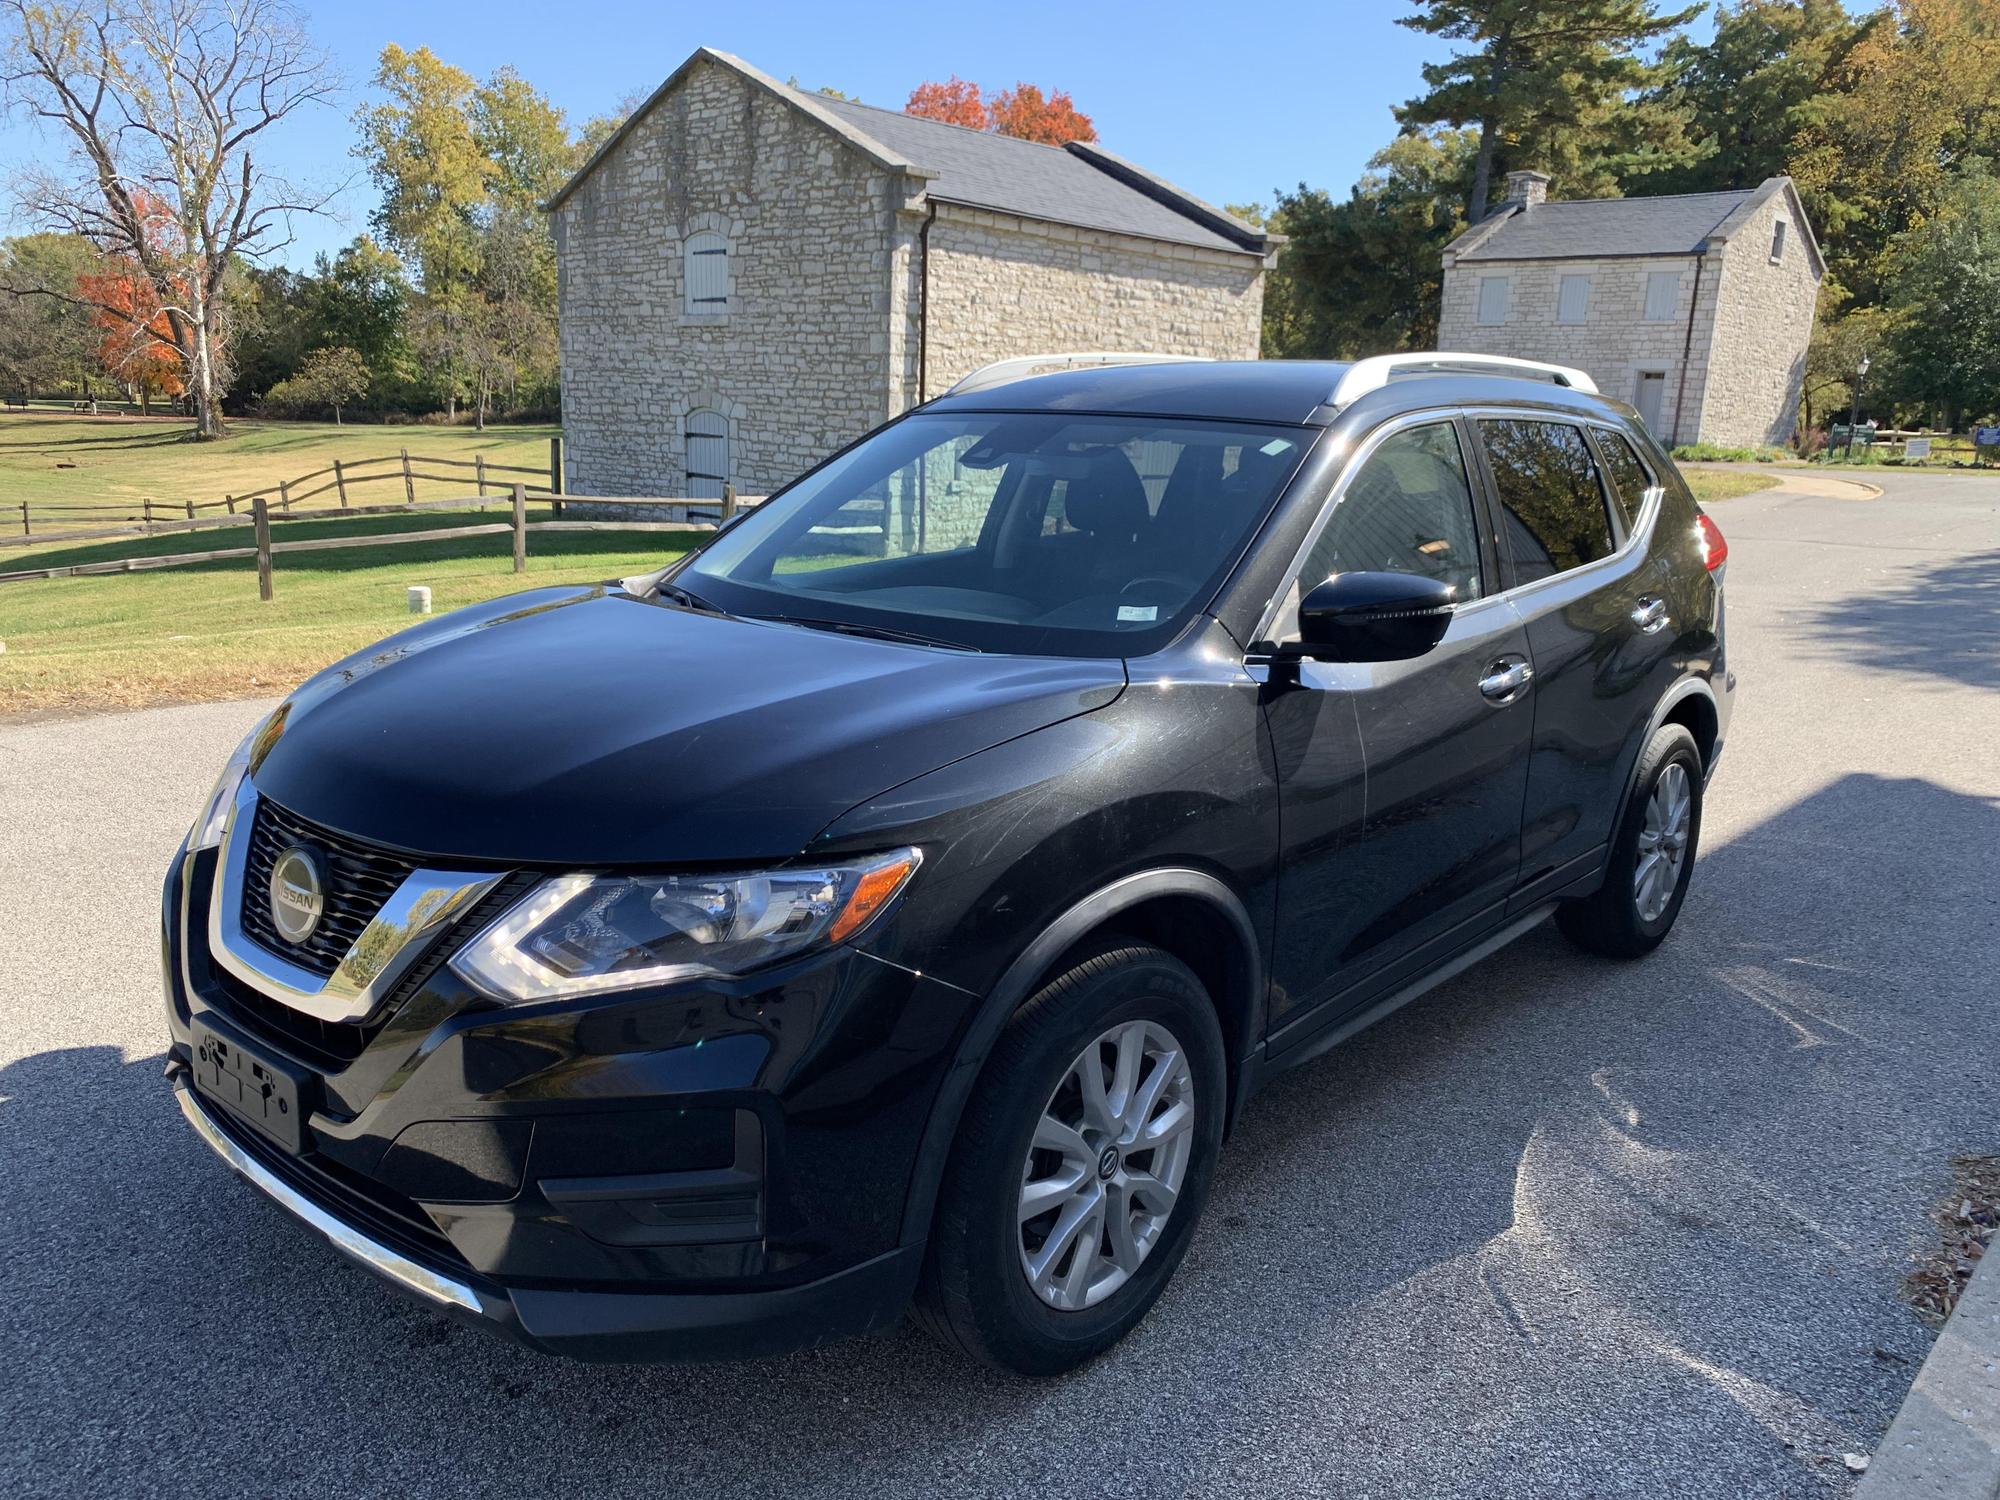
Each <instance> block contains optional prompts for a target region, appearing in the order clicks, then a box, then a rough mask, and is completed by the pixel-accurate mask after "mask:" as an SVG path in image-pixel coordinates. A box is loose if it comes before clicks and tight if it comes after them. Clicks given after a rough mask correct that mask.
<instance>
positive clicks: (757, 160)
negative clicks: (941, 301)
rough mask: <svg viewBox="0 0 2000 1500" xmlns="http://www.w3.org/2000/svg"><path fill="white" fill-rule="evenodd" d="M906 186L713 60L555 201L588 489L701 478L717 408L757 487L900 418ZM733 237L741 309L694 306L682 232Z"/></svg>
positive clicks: (678, 488)
mask: <svg viewBox="0 0 2000 1500" xmlns="http://www.w3.org/2000/svg"><path fill="white" fill-rule="evenodd" d="M908 186H909V183H908V180H907V179H905V178H903V177H901V176H900V175H895V174H890V173H887V172H884V171H882V170H880V169H879V168H878V167H877V166H876V165H875V164H874V163H872V162H870V161H868V160H867V159H866V158H864V157H862V156H861V155H860V154H859V153H856V152H854V151H851V150H849V149H848V148H847V147H845V146H843V145H842V144H841V143H839V142H838V141H837V140H836V139H835V138H834V137H833V136H832V135H830V134H829V133H828V132H827V131H826V130H825V129H824V128H823V127H821V126H820V125H818V124H816V123H815V122H814V121H812V120H810V119H808V118H807V117H805V116H804V115H802V114H800V113H799V112H798V111H797V110H796V109H793V108H791V107H790V106H788V105H786V104H785V103H784V102H782V101H781V100H779V99H777V98H775V97H773V96H772V95H771V94H769V93H768V92H767V91H765V90H763V89H761V88H758V87H756V86H755V85H753V84H751V83H749V82H748V81H747V80H745V79H743V78H741V77H740V76H739V75H737V74H735V73H733V72H731V71H729V70H728V69H726V68H723V67H721V66H718V65H716V64H713V63H705V62H704V63H699V64H697V65H696V66H695V67H694V69H693V70H692V71H691V72H690V73H689V75H688V76H687V78H686V79H685V80H684V81H683V82H682V84H681V86H680V87H679V88H678V89H676V90H675V91H674V93H673V94H672V95H671V96H670V97H668V98H667V99H665V100H663V101H662V102H661V103H660V104H659V105H658V106H657V107H656V108H655V109H654V110H653V111H652V112H651V113H650V114H649V115H647V116H646V117H645V118H644V119H643V120H641V121H640V122H639V124H638V125H637V126H636V127H635V128H634V129H633V131H632V132H631V133H630V134H629V135H628V136H626V138H625V139H624V140H623V141H622V142H621V143H620V144H619V145H618V146H617V147H616V148H615V149H614V150H613V151H612V153H611V154H610V156H608V157H607V158H606V159H605V160H604V161H603V162H602V163H601V164H600V165H599V166H598V168H597V170H596V171H595V172H593V173H592V174H591V175H590V176H589V177H588V178H586V179H585V180H584V181H583V182H582V183H581V184H580V185H579V186H578V189H577V191H576V192H575V194H574V195H572V197H571V198H570V199H569V200H568V201H567V202H566V203H565V204H563V206H562V207H561V208H560V209H559V210H557V212H556V215H555V232H556V236H557V244H558V248H559V250H560V254H561V312H562V325H561V329H562V332H561V341H562V385H563V432H564V436H565V439H566V442H565V447H566V452H567V459H568V480H567V483H568V488H569V490H570V491H571V493H573V494H578V495H591V494H597V495H680V494H684V493H686V490H687V454H686V451H685V446H684V441H683V431H684V418H685V417H686V414H687V413H688V412H689V411H691V410H694V409H697V408H706V409H711V410H716V411H719V412H721V413H722V414H723V416H724V417H725V419H726V420H727V421H728V424H729V429H730V444H729V453H730V469H731V473H730V475H729V478H730V479H731V480H732V481H733V482H734V483H735V485H736V487H737V489H738V490H739V491H741V492H743V493H746V494H757V493H764V492H766V491H768V490H770V489H773V488H775V487H776V486H778V485H780V484H782V483H784V482H786V481H787V480H790V479H792V478H794V477H796V476H797V475H798V474H799V473H800V472H801V471H803V470H804V469H806V468H808V467H810V466H811V465H812V464H813V463H815V462H817V461H818V460H819V459H820V458H822V457H824V456H825V455H826V454H827V453H828V452H830V451H831V450H833V449H835V448H837V447H839V446H841V445H842V444H844V443H847V442H849V441H851V440H852V439H853V438H854V437H856V436H857V435H859V434H860V433H862V432H865V431H866V430H867V429H868V428H870V427H872V426H874V425H875V424H877V423H879V422H881V421H883V420H884V419H885V418H887V417H888V416H889V414H890V406H891V402H892V400H893V399H894V396H895V395H896V394H897V392H896V391H895V390H893V389H892V382H891V380H890V374H889V347H888V343H889V316H890V313H889V309H890V299H891V287H890V276H891V264H890V247H891V241H892V235H893V233H894V231H895V227H896V222H897V217H898V210H899V209H900V208H901V207H902V206H903V202H904V198H905V195H906V192H907V189H908ZM702 229H717V230H720V231H721V232H722V233H724V234H725V235H727V236H728V238H729V241H730V251H731V254H730V262H729V269H730V291H729V295H730V302H729V307H728V310H727V312H726V313H723V314H721V315H717V314H713V313H701V312H690V311H689V310H688V309H687V308H686V307H685V305H684V298H683V293H684V283H683V279H682V256H681V249H682V240H683V237H684V236H686V235H689V234H693V233H695V232H696V231H698V230H702Z"/></svg>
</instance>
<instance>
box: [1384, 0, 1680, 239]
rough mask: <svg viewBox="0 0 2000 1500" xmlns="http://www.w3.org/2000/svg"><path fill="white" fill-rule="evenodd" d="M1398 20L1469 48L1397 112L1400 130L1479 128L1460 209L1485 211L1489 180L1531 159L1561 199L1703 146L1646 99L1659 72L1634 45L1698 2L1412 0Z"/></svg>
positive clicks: (1654, 36) (1605, 190) (1669, 27)
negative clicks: (1668, 8) (1660, 7)
mask: <svg viewBox="0 0 2000 1500" xmlns="http://www.w3.org/2000/svg"><path fill="white" fill-rule="evenodd" d="M1413 3H1414V4H1415V5H1416V7H1417V12H1416V14H1415V15H1410V16H1404V17H1402V18H1401V20H1400V24H1401V25H1404V26H1408V27H1410V28H1411V29H1412V30H1415V31H1421V32H1425V33H1428V34H1429V35H1432V36H1440V37H1445V38H1448V39H1450V40H1452V41H1457V42H1468V43H1471V44H1472V45H1471V47H1470V49H1469V50H1467V51H1464V52H1461V53H1459V54H1457V55H1456V56H1454V57H1452V58H1451V59H1450V60H1448V61H1446V62H1442V63H1429V64H1426V65H1425V67H1424V82H1425V83H1427V84H1429V85H1430V89H1429V92H1427V93H1425V94H1423V95H1421V96H1419V97H1417V98H1415V99H1412V100H1410V101H1409V102H1408V103H1407V104H1405V105H1403V106H1402V108H1401V109H1399V110H1398V111H1397V118H1398V119H1399V120H1400V121H1401V122H1402V125H1403V128H1404V129H1405V130H1406V131H1409V130H1417V129H1420V128H1422V127H1424V126H1426V125H1437V124H1444V125H1453V126H1476V127H1477V128H1478V131H1479V140H1478V147H1477V150H1476V153H1475V155H1474V159H1473V166H1472V180H1471V183H1470V186H1469V189H1468V193H1467V200H1466V215H1465V216H1466V218H1467V220H1468V221H1469V222H1472V223H1477V222H1478V221H1479V220H1480V219H1482V218H1484V217H1485V216H1486V209H1487V204H1488V202H1489V200H1490V198H1491V196H1492V188H1493V182H1494V179H1495V177H1496V176H1498V175H1499V174H1500V173H1502V172H1504V171H1509V170H1514V169H1518V168H1523V167H1533V168H1536V169H1538V170H1541V171H1546V172H1549V173H1550V174H1551V175H1554V176H1558V177H1559V178H1560V179H1561V182H1562V191H1563V192H1564V193H1565V195H1568V196H1606V195H1610V194H1615V193H1617V192H1618V191H1619V190H1620V188H1621V185H1622V183H1623V182H1624V181H1625V180H1626V179H1627V178H1629V177H1633V176H1637V175H1642V174H1644V173H1646V172H1651V171H1658V170H1663V169H1667V168H1671V167H1675V166H1679V165H1682V164H1684V163H1686V162H1687V161H1689V160H1691V159H1693V157H1694V156H1696V155H1697V154H1698V149H1699V148H1697V147H1695V146H1694V145H1692V144H1691V143H1690V142H1689V141H1688V139H1687V136H1686V133H1685V130H1684V128H1683V122H1682V120H1681V119H1680V117H1679V116H1678V115H1677V114H1675V113H1674V112H1673V111H1671V110H1669V109H1667V108H1664V107H1663V106H1661V105H1660V104H1659V103H1658V102H1657V101H1655V100H1653V99H1651V98H1649V97H1647V95H1646V92H1645V91H1647V90H1650V89H1653V88H1654V87H1656V86H1657V85H1658V83H1659V82H1660V81H1661V78H1662V76H1663V75H1662V72H1661V69H1660V67H1659V66H1658V65H1657V64H1654V63H1649V62H1647V61H1646V60H1645V59H1644V58H1642V57H1641V56H1640V55H1639V53H1638V51H1637V49H1638V48H1640V47H1642V46H1644V45H1646V44H1647V43H1650V42H1654V41H1656V40H1658V39H1659V38H1661V37H1664V36H1666V35H1668V34H1669V33H1671V32H1673V31H1674V30H1676V29H1677V28H1678V27H1680V26H1682V25H1683V24H1685V23H1686V22H1687V21H1688V20H1689V19H1691V18H1692V17H1693V16H1695V15H1697V14H1699V13H1700V10H1701V6H1699V5H1695V6H1692V7H1690V8H1689V9H1686V10H1681V11H1675V12H1673V13H1671V14H1666V15H1662V14H1660V13H1659V12H1658V11H1656V10H1655V9H1654V8H1653V4H1652V0H1413Z"/></svg>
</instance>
